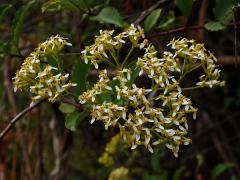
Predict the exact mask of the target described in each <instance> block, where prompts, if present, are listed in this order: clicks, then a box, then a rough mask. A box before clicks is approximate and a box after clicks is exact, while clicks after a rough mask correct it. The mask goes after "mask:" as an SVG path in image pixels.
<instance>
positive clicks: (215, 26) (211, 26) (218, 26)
mask: <svg viewBox="0 0 240 180" xmlns="http://www.w3.org/2000/svg"><path fill="white" fill-rule="evenodd" d="M204 27H205V29H206V30H208V31H220V30H222V29H224V28H225V26H224V25H223V24H222V23H221V22H219V21H217V22H209V23H207V24H205V25H204Z"/></svg>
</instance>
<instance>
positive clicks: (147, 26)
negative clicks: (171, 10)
mask: <svg viewBox="0 0 240 180" xmlns="http://www.w3.org/2000/svg"><path fill="white" fill-rule="evenodd" d="M161 11H162V10H161V9H156V10H154V11H153V12H152V13H151V14H150V15H149V16H148V17H147V18H146V20H145V21H144V30H145V32H146V33H147V32H148V31H150V30H151V29H152V28H153V27H154V26H155V25H156V23H157V21H158V19H159V17H160V15H161Z"/></svg>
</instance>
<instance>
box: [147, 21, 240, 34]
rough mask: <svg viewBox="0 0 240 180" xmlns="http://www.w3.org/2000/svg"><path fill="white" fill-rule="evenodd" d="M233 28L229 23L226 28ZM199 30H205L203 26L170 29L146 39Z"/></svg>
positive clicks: (237, 23) (238, 23) (232, 24)
mask: <svg viewBox="0 0 240 180" xmlns="http://www.w3.org/2000/svg"><path fill="white" fill-rule="evenodd" d="M235 24H236V25H240V21H238V22H236V23H235ZM232 26H234V23H230V24H228V25H227V27H232ZM199 29H205V27H204V26H189V27H186V26H184V27H179V28H176V29H171V30H168V31H162V32H158V33H154V34H152V35H149V36H147V37H148V38H153V37H158V36H164V35H168V34H173V33H177V32H182V31H193V30H199Z"/></svg>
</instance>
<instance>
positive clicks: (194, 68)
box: [178, 64, 202, 83]
mask: <svg viewBox="0 0 240 180" xmlns="http://www.w3.org/2000/svg"><path fill="white" fill-rule="evenodd" d="M201 65H202V64H199V65H197V66H195V67H193V68H192V69H190V70H189V71H186V72H185V73H184V74H183V75H181V76H180V78H179V80H178V82H179V83H180V82H181V80H182V79H183V78H184V77H185V76H186V75H187V74H189V73H190V72H192V71H194V70H196V69H197V68H199V67H200V66H201Z"/></svg>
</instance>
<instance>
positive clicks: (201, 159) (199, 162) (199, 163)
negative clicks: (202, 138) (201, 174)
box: [196, 154, 204, 171]
mask: <svg viewBox="0 0 240 180" xmlns="http://www.w3.org/2000/svg"><path fill="white" fill-rule="evenodd" d="M203 163H204V156H203V155H202V154H197V167H196V171H198V170H199V169H200V168H201V166H202V165H203Z"/></svg>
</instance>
